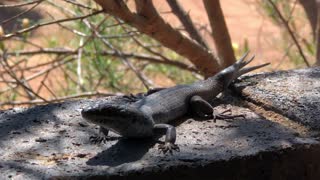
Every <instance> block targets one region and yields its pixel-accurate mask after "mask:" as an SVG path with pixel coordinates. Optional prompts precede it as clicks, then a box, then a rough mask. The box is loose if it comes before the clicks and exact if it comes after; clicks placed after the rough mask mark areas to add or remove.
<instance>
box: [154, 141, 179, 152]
mask: <svg viewBox="0 0 320 180" xmlns="http://www.w3.org/2000/svg"><path fill="white" fill-rule="evenodd" d="M158 148H159V151H160V152H162V153H163V154H166V153H167V152H169V153H170V154H172V153H173V152H174V151H177V152H180V148H179V146H178V145H176V144H173V143H170V142H166V143H164V144H159V146H158Z"/></svg>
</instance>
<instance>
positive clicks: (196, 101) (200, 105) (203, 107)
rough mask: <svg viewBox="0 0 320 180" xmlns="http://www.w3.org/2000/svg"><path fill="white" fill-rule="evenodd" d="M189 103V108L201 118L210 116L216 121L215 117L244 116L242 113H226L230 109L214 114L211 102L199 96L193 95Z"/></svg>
mask: <svg viewBox="0 0 320 180" xmlns="http://www.w3.org/2000/svg"><path fill="white" fill-rule="evenodd" d="M190 104H191V109H192V111H193V112H194V113H195V114H197V115H198V116H199V117H203V118H208V117H212V118H213V121H214V122H216V120H217V119H232V118H237V117H243V118H244V115H231V114H226V113H227V112H231V110H230V109H228V110H226V111H223V112H222V113H220V114H216V113H215V112H214V110H213V107H212V106H211V104H210V103H209V102H208V101H206V100H204V99H203V98H202V97H201V96H197V95H196V96H193V97H192V98H191V100H190Z"/></svg>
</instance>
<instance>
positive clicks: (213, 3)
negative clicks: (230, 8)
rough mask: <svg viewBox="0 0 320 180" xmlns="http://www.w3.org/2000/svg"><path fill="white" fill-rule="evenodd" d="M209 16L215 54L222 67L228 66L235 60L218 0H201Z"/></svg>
mask: <svg viewBox="0 0 320 180" xmlns="http://www.w3.org/2000/svg"><path fill="white" fill-rule="evenodd" d="M203 3H204V7H205V8H206V11H207V15H208V18H209V22H210V26H211V30H212V37H213V39H214V42H215V44H216V49H217V54H218V57H219V58H220V61H221V63H222V66H223V67H227V66H230V65H231V64H233V63H234V62H235V61H236V58H235V55H234V52H233V49H232V44H231V38H230V35H229V31H228V28H227V24H226V22H225V20H224V16H223V12H222V9H221V6H220V0H203Z"/></svg>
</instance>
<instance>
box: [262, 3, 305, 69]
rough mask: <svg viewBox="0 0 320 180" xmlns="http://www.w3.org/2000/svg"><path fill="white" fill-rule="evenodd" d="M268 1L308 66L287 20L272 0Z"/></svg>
mask: <svg viewBox="0 0 320 180" xmlns="http://www.w3.org/2000/svg"><path fill="white" fill-rule="evenodd" d="M268 2H269V3H270V4H271V6H272V7H273V9H274V10H275V12H276V13H277V15H278V16H279V18H280V20H281V21H282V23H283V24H284V26H285V27H286V29H287V31H288V32H289V35H290V37H291V38H292V40H293V42H294V43H295V45H296V46H297V48H298V51H299V53H300V55H301V57H302V59H303V61H304V63H305V64H306V65H307V66H308V67H310V63H309V62H308V60H307V58H306V56H305V55H304V53H303V50H302V48H301V46H300V44H299V42H298V40H297V38H296V37H295V35H294V33H293V31H292V30H291V28H290V26H289V23H288V21H287V20H286V19H285V18H284V16H283V15H282V14H281V12H280V10H279V9H278V7H277V6H276V5H275V4H274V3H273V1H272V0H268Z"/></svg>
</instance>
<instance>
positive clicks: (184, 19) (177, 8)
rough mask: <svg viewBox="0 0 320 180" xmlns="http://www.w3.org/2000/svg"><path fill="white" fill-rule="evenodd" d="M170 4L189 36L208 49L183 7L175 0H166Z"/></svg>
mask: <svg viewBox="0 0 320 180" xmlns="http://www.w3.org/2000/svg"><path fill="white" fill-rule="evenodd" d="M167 2H168V4H169V5H170V7H171V9H172V12H173V13H174V14H175V15H176V16H177V17H178V18H179V20H180V22H181V23H182V24H183V26H184V27H185V28H186V31H187V32H188V33H189V35H190V37H191V38H192V39H194V40H196V41H197V42H198V43H199V44H201V45H202V46H203V47H205V48H206V49H209V46H208V44H207V43H206V41H205V40H204V39H203V38H202V36H201V35H200V33H199V31H198V30H197V28H196V27H195V26H194V24H193V22H192V20H191V18H190V16H189V14H188V13H187V12H185V11H184V9H183V7H182V6H181V5H180V3H179V2H178V1H177V0H167Z"/></svg>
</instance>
